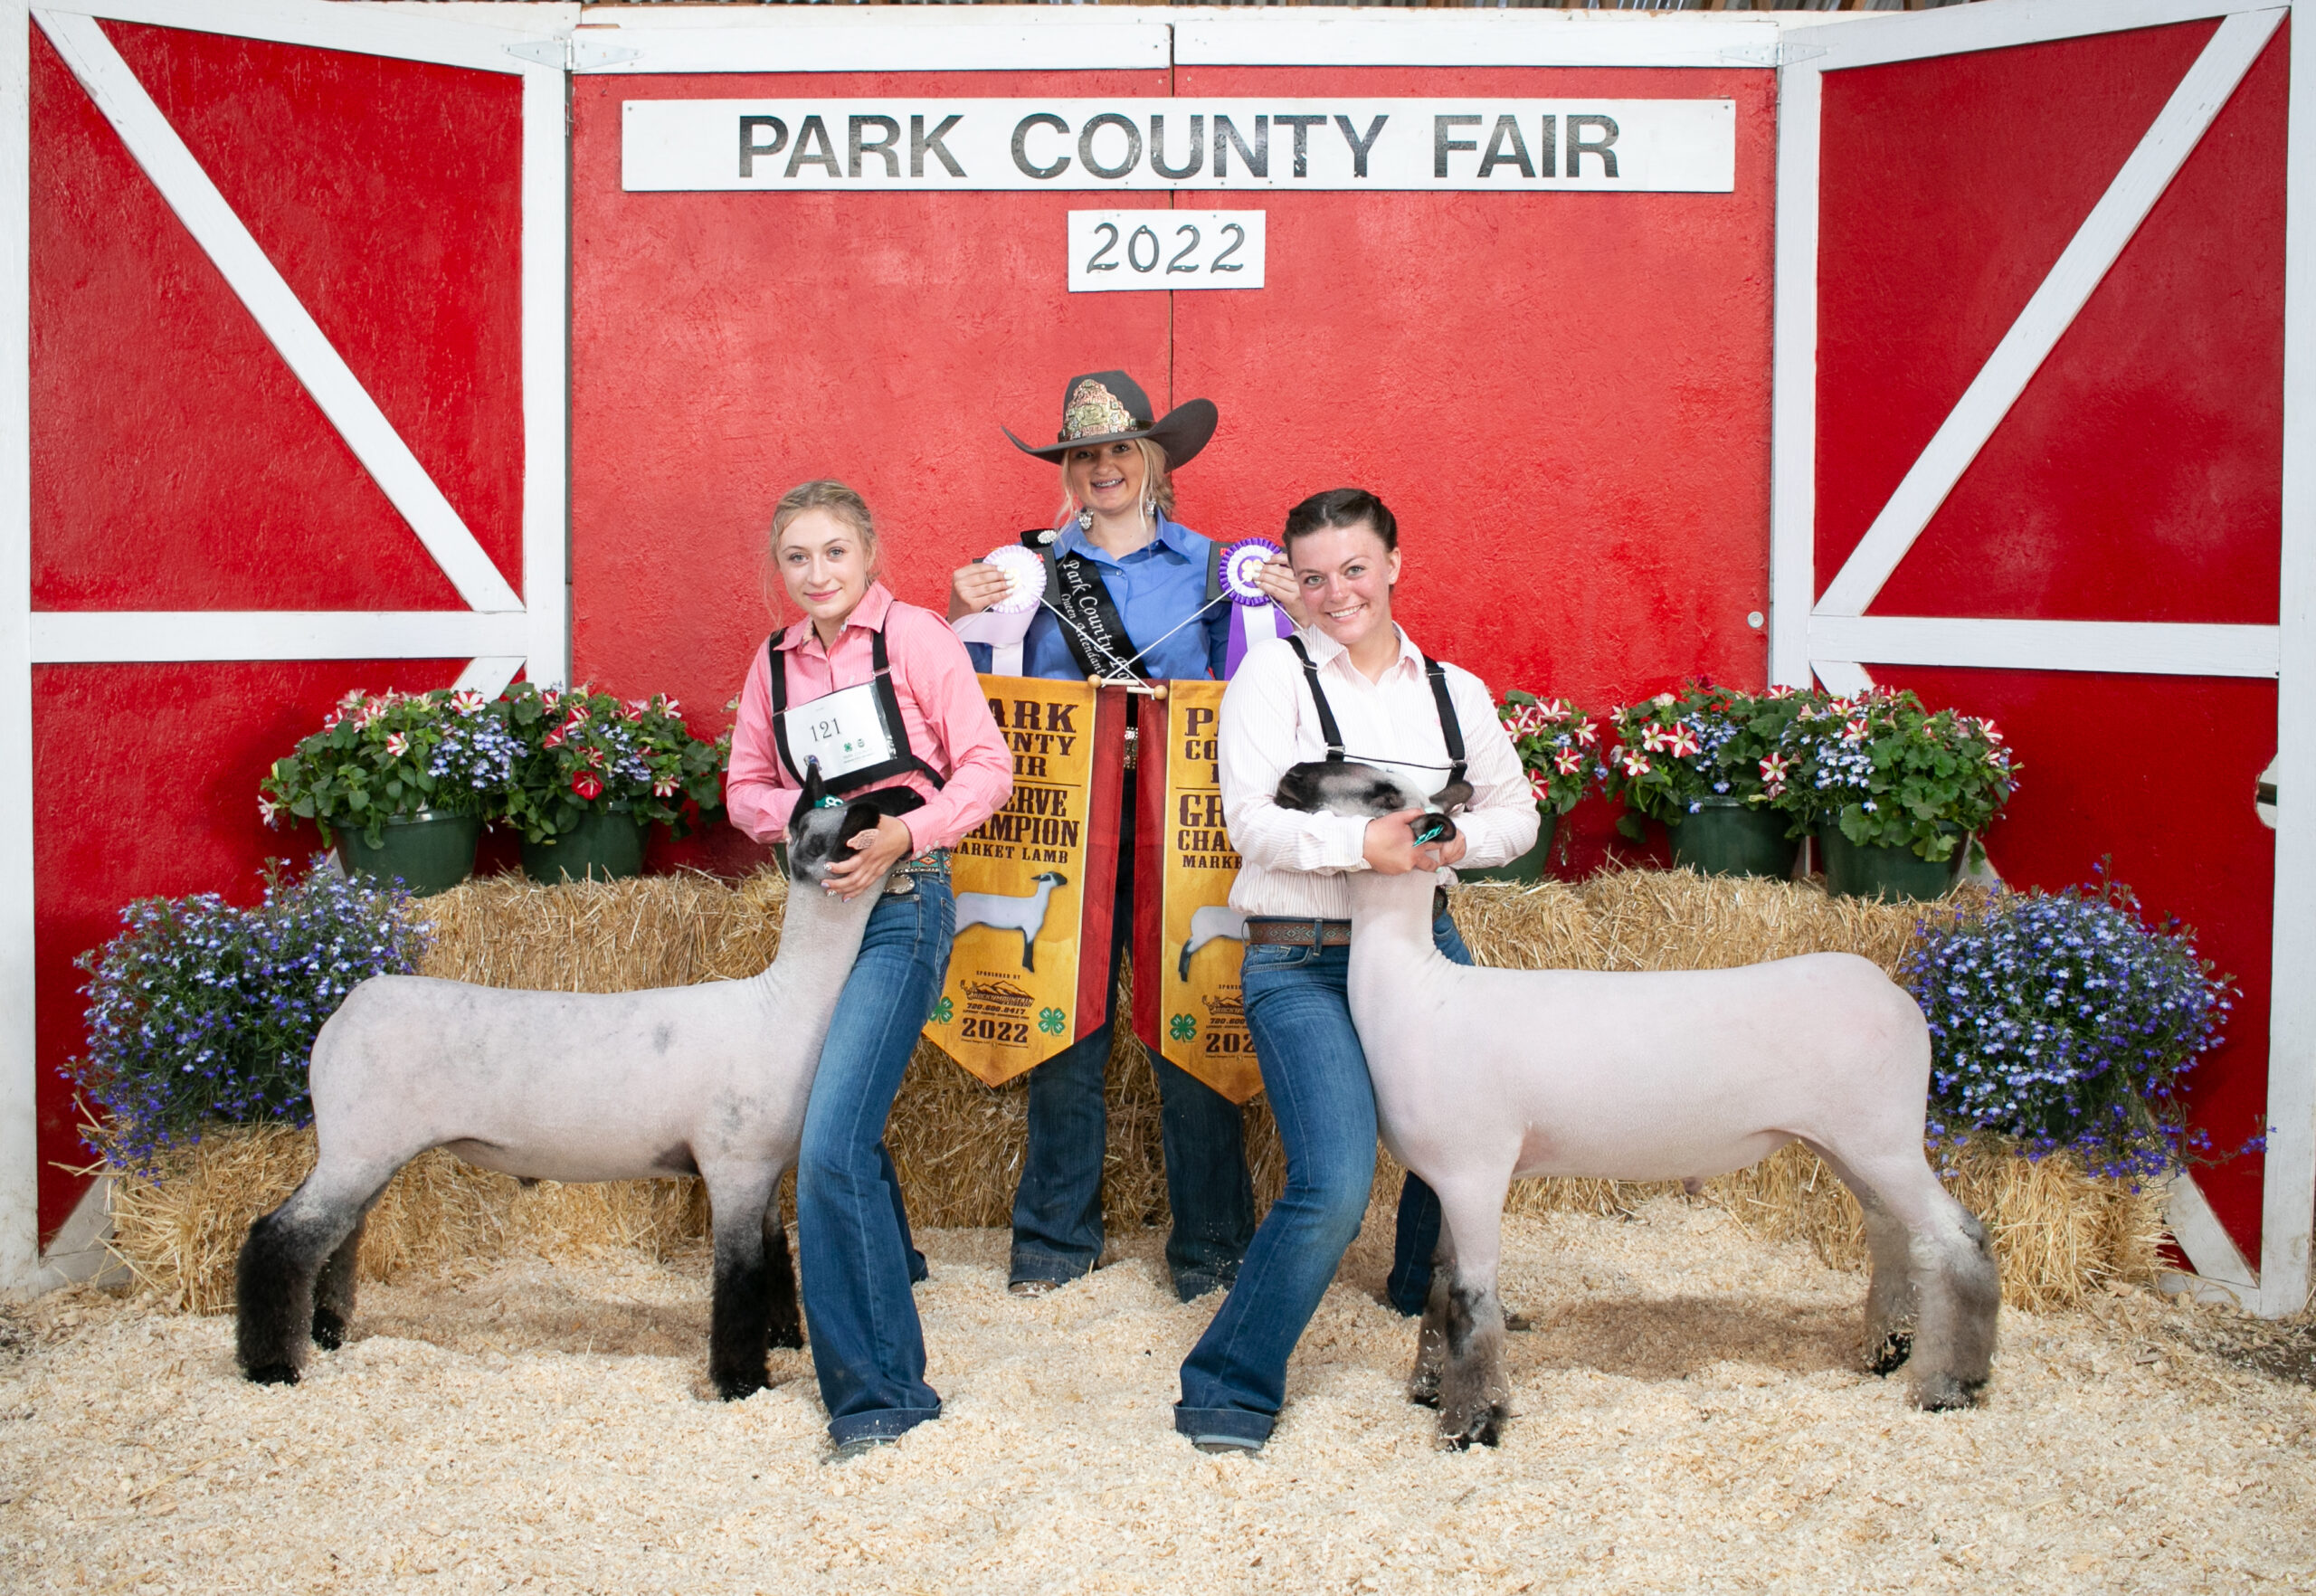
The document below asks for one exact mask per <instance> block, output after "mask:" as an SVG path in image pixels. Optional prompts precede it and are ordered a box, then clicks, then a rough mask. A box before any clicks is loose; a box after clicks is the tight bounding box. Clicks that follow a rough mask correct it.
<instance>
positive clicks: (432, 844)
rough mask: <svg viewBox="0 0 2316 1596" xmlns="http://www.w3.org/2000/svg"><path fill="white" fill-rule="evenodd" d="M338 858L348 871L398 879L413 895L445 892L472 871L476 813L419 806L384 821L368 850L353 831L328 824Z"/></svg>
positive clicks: (479, 828) (478, 830) (479, 825)
mask: <svg viewBox="0 0 2316 1596" xmlns="http://www.w3.org/2000/svg"><path fill="white" fill-rule="evenodd" d="M333 831H334V833H335V837H336V841H337V857H338V861H339V862H340V863H341V864H343V865H344V866H345V867H346V873H347V874H349V875H364V876H375V877H377V878H378V879H381V880H389V879H391V880H399V881H400V882H401V883H402V884H403V886H405V887H407V888H410V890H411V892H412V893H413V895H414V896H416V897H419V898H424V897H427V896H428V895H429V894H432V893H436V892H444V891H448V890H449V889H450V888H453V887H455V886H457V885H458V884H459V883H460V882H461V881H463V880H465V879H467V878H468V877H469V876H471V875H473V874H474V848H475V844H476V843H477V842H479V841H481V840H482V817H481V816H480V815H477V814H443V813H441V812H438V811H435V810H432V809H422V810H420V811H419V812H417V813H416V814H408V815H397V816H396V817H395V818H394V819H393V820H390V821H388V822H386V825H385V831H384V834H383V836H382V838H381V840H380V843H379V846H377V847H375V848H373V847H371V846H370V844H369V843H368V842H366V841H364V840H363V836H362V833H361V831H359V830H356V829H344V828H333Z"/></svg>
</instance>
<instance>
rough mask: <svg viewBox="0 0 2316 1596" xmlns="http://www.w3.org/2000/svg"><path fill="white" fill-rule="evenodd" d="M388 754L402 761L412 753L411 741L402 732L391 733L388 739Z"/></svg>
mask: <svg viewBox="0 0 2316 1596" xmlns="http://www.w3.org/2000/svg"><path fill="white" fill-rule="evenodd" d="M386 752H387V753H389V754H391V755H394V757H395V758H396V759H400V758H401V757H402V756H403V755H405V754H407V753H409V752H410V739H409V738H408V737H406V736H403V735H402V733H400V732H394V733H390V734H389V735H388V736H387V737H386Z"/></svg>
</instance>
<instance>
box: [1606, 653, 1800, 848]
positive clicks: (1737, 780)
mask: <svg viewBox="0 0 2316 1596" xmlns="http://www.w3.org/2000/svg"><path fill="white" fill-rule="evenodd" d="M1810 701H1811V698H1810V696H1809V695H1808V694H1804V693H1797V692H1795V691H1794V690H1793V689H1790V688H1782V687H1778V688H1771V689H1769V690H1768V691H1766V692H1762V693H1747V692H1738V691H1733V690H1731V689H1724V688H1716V687H1713V686H1711V685H1709V684H1706V683H1701V682H1691V683H1689V684H1688V685H1687V686H1685V687H1684V688H1683V689H1681V690H1680V691H1679V692H1677V693H1659V694H1657V695H1656V697H1655V698H1644V699H1643V700H1641V701H1640V702H1639V703H1637V704H1627V705H1625V706H1623V707H1622V708H1618V709H1615V710H1613V711H1611V712H1610V714H1609V720H1610V722H1611V723H1612V724H1613V725H1614V726H1615V727H1616V731H1617V746H1615V747H1614V748H1612V749H1611V750H1609V755H1608V760H1607V774H1606V777H1605V780H1606V784H1607V786H1608V788H1609V793H1611V794H1612V795H1614V796H1616V797H1618V798H1620V799H1622V800H1623V802H1624V806H1625V812H1624V814H1623V815H1622V816H1621V817H1619V819H1618V822H1617V827H1618V830H1619V831H1623V832H1624V833H1625V835H1627V836H1628V837H1631V838H1634V839H1636V840H1637V839H1638V838H1639V836H1640V834H1641V822H1642V821H1643V820H1644V819H1646V820H1656V821H1662V822H1665V823H1666V825H1673V826H1677V825H1679V824H1680V823H1681V822H1682V820H1683V819H1684V818H1685V817H1686V816H1688V815H1692V814H1694V813H1696V812H1698V811H1700V810H1702V809H1703V808H1704V806H1705V804H1706V803H1708V802H1709V801H1712V800H1713V799H1723V798H1726V799H1734V800H1736V801H1737V802H1739V803H1744V804H1747V805H1751V806H1753V807H1760V806H1761V805H1763V804H1767V803H1770V802H1771V801H1772V800H1773V799H1774V798H1775V797H1776V796H1777V791H1781V790H1782V788H1783V785H1784V781H1783V772H1784V768H1785V765H1784V761H1783V760H1782V759H1781V758H1780V757H1779V756H1778V750H1779V746H1780V739H1781V738H1783V737H1784V736H1785V735H1786V730H1787V728H1788V727H1789V726H1790V725H1791V724H1792V723H1793V720H1794V717H1796V716H1797V715H1799V713H1800V711H1801V710H1802V708H1804V707H1805V706H1806V705H1808V703H1809V702H1810ZM1773 789H1775V790H1774V791H1773Z"/></svg>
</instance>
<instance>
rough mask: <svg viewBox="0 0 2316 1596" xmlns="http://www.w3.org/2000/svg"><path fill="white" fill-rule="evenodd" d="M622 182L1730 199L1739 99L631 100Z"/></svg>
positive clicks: (634, 186)
mask: <svg viewBox="0 0 2316 1596" xmlns="http://www.w3.org/2000/svg"><path fill="white" fill-rule="evenodd" d="M620 173H621V183H622V185H623V186H624V187H625V188H626V189H627V190H628V191H629V192H630V193H637V192H652V191H670V190H686V189H741V188H754V189H767V190H775V191H776V190H781V189H821V190H827V189H838V190H842V189H872V188H876V189H895V188H920V189H924V188H929V189H954V190H958V191H966V190H973V189H1008V188H1011V189H1039V188H1044V189H1072V190H1080V191H1087V190H1103V189H1112V190H1119V189H1167V188H1197V189H1266V188H1267V189H1296V188H1312V189H1361V188H1365V189H1398V190H1412V191H1421V190H1426V189H1432V190H1440V191H1456V190H1484V189H1496V190H1503V191H1505V192H1509V193H1549V192H1553V191H1556V190H1578V191H1594V192H1608V193H1614V192H1617V191H1620V190H1621V191H1628V192H1632V193H1707V194H1728V193H1731V192H1732V191H1733V190H1734V189H1735V187H1736V181H1737V108H1736V102H1735V101H1734V100H1491V99H1486V98H1479V99H1461V100H1358V99H1348V98H1346V99H1342V100H1150V99H1124V100H967V99H956V100H921V99H883V100H627V101H625V102H624V103H623V105H622V144H621V166H620Z"/></svg>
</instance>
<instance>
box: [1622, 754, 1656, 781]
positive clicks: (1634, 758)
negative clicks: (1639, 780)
mask: <svg viewBox="0 0 2316 1596" xmlns="http://www.w3.org/2000/svg"><path fill="white" fill-rule="evenodd" d="M1618 759H1619V760H1620V761H1621V762H1622V763H1623V765H1624V767H1625V774H1627V775H1628V776H1645V775H1647V774H1648V773H1649V772H1650V771H1652V770H1655V769H1656V765H1653V764H1651V763H1650V762H1649V758H1648V755H1646V754H1643V753H1642V752H1641V751H1640V750H1639V749H1637V748H1625V749H1621V750H1619V751H1618Z"/></svg>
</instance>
